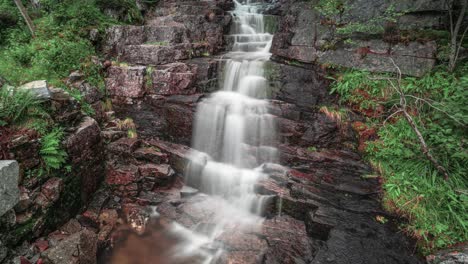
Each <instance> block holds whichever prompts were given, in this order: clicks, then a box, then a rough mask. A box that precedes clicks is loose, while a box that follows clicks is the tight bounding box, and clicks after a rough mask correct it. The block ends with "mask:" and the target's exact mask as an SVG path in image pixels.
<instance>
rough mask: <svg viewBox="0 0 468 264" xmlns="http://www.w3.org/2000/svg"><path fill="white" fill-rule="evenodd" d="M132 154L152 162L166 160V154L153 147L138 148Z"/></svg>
mask: <svg viewBox="0 0 468 264" xmlns="http://www.w3.org/2000/svg"><path fill="white" fill-rule="evenodd" d="M133 156H134V157H135V158H137V159H141V160H146V161H150V162H153V163H164V162H167V154H164V153H162V152H161V151H160V150H159V149H156V148H154V147H152V148H151V147H150V148H139V149H137V150H136V151H135V152H134V154H133Z"/></svg>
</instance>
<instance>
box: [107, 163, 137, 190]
mask: <svg viewBox="0 0 468 264" xmlns="http://www.w3.org/2000/svg"><path fill="white" fill-rule="evenodd" d="M139 179H140V174H139V173H138V167H136V166H134V165H130V166H125V167H123V168H113V167H112V166H109V167H108V169H107V176H106V183H107V184H109V185H128V184H131V183H134V182H137V181H138V180H139Z"/></svg>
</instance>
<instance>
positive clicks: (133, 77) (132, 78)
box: [106, 66, 146, 98]
mask: <svg viewBox="0 0 468 264" xmlns="http://www.w3.org/2000/svg"><path fill="white" fill-rule="evenodd" d="M145 74H146V67H143V66H131V67H128V66H125V67H120V66H112V67H109V69H108V73H107V78H106V89H107V92H108V93H109V95H110V96H111V97H123V98H139V97H142V96H143V95H144V94H145Z"/></svg>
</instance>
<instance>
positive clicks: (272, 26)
mask: <svg viewBox="0 0 468 264" xmlns="http://www.w3.org/2000/svg"><path fill="white" fill-rule="evenodd" d="M263 18H264V23H265V32H268V33H272V34H274V33H276V32H278V24H279V23H278V21H279V19H278V17H277V16H268V15H266V16H264V17H263Z"/></svg>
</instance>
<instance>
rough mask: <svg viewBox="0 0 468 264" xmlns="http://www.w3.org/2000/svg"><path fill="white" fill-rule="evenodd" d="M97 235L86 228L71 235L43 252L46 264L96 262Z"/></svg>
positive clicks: (91, 263)
mask: <svg viewBox="0 0 468 264" xmlns="http://www.w3.org/2000/svg"><path fill="white" fill-rule="evenodd" d="M96 253H97V236H96V234H95V233H93V232H92V231H89V230H87V229H84V230H82V231H80V232H78V233H75V234H73V235H70V236H69V237H67V238H65V239H64V240H61V241H60V242H58V244H57V245H56V246H55V247H53V248H50V249H48V250H46V251H44V252H43V253H42V257H43V258H44V259H43V260H44V263H45V264H62V263H67V264H84V263H86V264H95V263H96Z"/></svg>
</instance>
